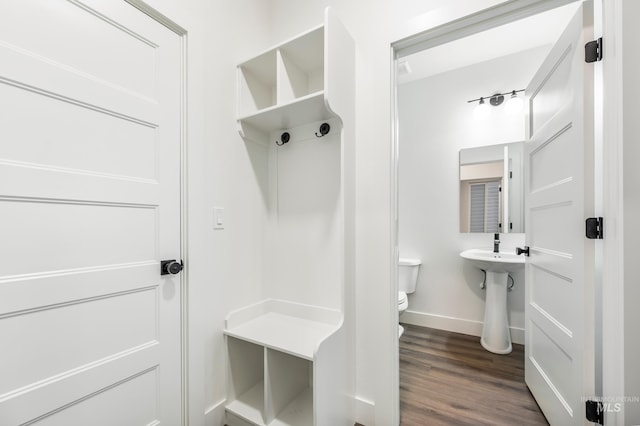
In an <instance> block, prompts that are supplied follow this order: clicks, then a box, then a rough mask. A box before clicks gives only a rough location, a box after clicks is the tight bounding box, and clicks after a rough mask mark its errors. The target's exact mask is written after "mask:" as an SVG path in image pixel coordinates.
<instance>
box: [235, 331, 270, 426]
mask: <svg viewBox="0 0 640 426" xmlns="http://www.w3.org/2000/svg"><path fill="white" fill-rule="evenodd" d="M227 360H228V363H229V365H228V373H227V374H228V376H227V386H228V389H227V392H228V395H229V398H228V404H227V411H229V412H231V413H233V414H235V415H236V416H238V417H240V418H242V419H244V420H247V421H249V422H251V423H253V424H257V425H258V424H265V419H264V348H263V347H262V346H259V345H256V344H253V343H250V342H245V341H243V340H240V339H236V338H234V337H231V336H227Z"/></svg>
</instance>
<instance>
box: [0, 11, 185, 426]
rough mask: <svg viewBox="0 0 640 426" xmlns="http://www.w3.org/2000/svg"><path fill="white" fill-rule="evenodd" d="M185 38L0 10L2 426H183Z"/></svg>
mask: <svg viewBox="0 0 640 426" xmlns="http://www.w3.org/2000/svg"><path fill="white" fill-rule="evenodd" d="M181 52H182V43H181V37H180V36H179V35H177V34H175V33H173V32H172V31H170V30H169V29H167V28H166V27H164V26H162V25H161V24H159V23H158V22H156V21H155V20H153V19H151V18H150V17H148V16H147V15H145V14H144V13H142V12H140V11H138V10H137V9H136V8H134V7H133V6H131V5H129V4H128V3H126V2H125V1H113V0H110V1H104V0H2V1H0V425H3V426H13V425H30V424H37V425H48V426H49V425H60V426H62V425H64V426H84V425H92V426H96V425H104V426H115V425H118V426H120V425H122V426H125V425H127V426H129V425H131V426H134V425H153V424H163V425H171V426H174V425H179V424H181V350H180V348H181V344H180V339H181V322H180V315H181V300H180V297H181V278H180V274H178V275H163V276H161V275H160V260H161V259H180V232H181V230H180V228H181V225H180V224H181V222H180V220H181V219H180V190H181V189H180V188H181V181H180V176H181V170H180V167H181V142H180V141H181V88H182V83H181V80H182V74H181V73H182V71H181V70H182V59H181V58H182V53H181Z"/></svg>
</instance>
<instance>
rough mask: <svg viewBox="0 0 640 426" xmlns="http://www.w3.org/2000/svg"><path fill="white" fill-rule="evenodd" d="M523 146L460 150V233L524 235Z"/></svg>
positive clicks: (497, 146) (516, 144) (513, 144)
mask: <svg viewBox="0 0 640 426" xmlns="http://www.w3.org/2000/svg"><path fill="white" fill-rule="evenodd" d="M522 154H523V142H513V143H508V144H500V145H490V146H482V147H476V148H468V149H462V150H460V232H463V233H467V232H481V233H495V232H501V233H508V232H524V217H523V212H524V205H523V204H524V200H523V173H522V170H523V167H522V161H523V157H522Z"/></svg>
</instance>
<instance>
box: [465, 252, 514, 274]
mask: <svg viewBox="0 0 640 426" xmlns="http://www.w3.org/2000/svg"><path fill="white" fill-rule="evenodd" d="M460 256H461V257H463V258H465V259H467V260H470V261H471V262H472V263H473V264H474V266H476V267H478V268H480V269H484V270H485V271H491V272H516V271H517V270H518V269H519V268H521V267H523V266H524V256H518V255H517V254H515V253H507V252H504V251H501V252H500V253H494V252H493V251H491V250H485V249H469V250H465V251H463V252H462V253H460Z"/></svg>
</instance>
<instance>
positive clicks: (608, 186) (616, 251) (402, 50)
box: [387, 0, 624, 425]
mask: <svg viewBox="0 0 640 426" xmlns="http://www.w3.org/2000/svg"><path fill="white" fill-rule="evenodd" d="M576 1H582V0H509V1H505V2H503V3H500V4H498V5H496V6H493V7H490V8H487V9H484V10H481V11H479V12H476V13H473V14H470V15H467V16H464V17H461V18H459V19H456V20H453V21H449V22H447V23H444V24H442V25H439V26H436V27H434V28H431V29H428V30H426V31H422V32H419V33H416V34H413V35H410V36H408V37H405V38H402V39H400V40H397V41H394V42H392V43H391V46H390V47H391V48H390V57H391V61H390V62H391V117H390V119H391V155H390V160H391V164H390V176H389V179H390V188H391V197H390V206H389V207H390V213H391V214H390V217H391V223H390V224H389V225H390V226H389V228H390V230H391V247H390V248H391V250H390V252H389V256H390V264H391V271H392V273H391V286H390V287H389V295H388V298H387V300H389V309H390V312H391V317H392V318H395V320H394V321H393V322H392V323H391V324H389V327H393V328H395V329H397V325H396V324H397V322H398V309H397V302H396V298H397V292H398V266H397V265H398V255H399V246H398V225H399V223H398V220H399V199H398V192H399V191H398V149H399V141H398V106H397V99H398V96H397V95H398V91H397V88H398V86H397V78H398V76H397V70H396V68H397V67H396V64H397V62H398V60H399V59H401V58H402V57H404V56H406V55H409V54H412V53H416V52H419V51H422V50H426V49H429V48H432V47H435V46H438V45H441V44H444V43H448V42H450V41H453V40H457V39H460V38H463V37H466V36H469V35H473V34H476V33H479V32H482V31H485V30H488V29H491V28H494V27H498V26H501V25H504V24H507V23H510V22H513V21H516V20H518V19H522V18H526V17H529V16H533V15H536V14H538V13H541V12H545V11H547V10H550V9H554V8H557V7H560V6H564V5H566V4H569V3H574V2H576ZM613 3H616V2H606V1H603V0H596V1H595V2H594V5H595V11H594V12H595V16H594V23H595V25H594V27H595V28H594V29H595V32H596V34H602V35H604V38H605V40H606V44H607V45H608V46H617V45H619V44H620V42H621V41H622V31H621V29H620V25H619V22H620V8H619V7H616V5H615V4H613ZM605 58H606V60H605V61H603V62H602V63H597V64H595V65H594V66H596V67H599V68H596V96H595V100H594V103H595V110H596V111H600V112H602V111H603V110H604V108H603V105H606V113H604V114H603V115H604V116H603V119H602V120H596V126H598V127H596V131H595V133H596V136H595V137H596V146H598V144H599V145H600V151H601V152H602V153H603V155H604V160H603V161H601V162H599V163H596V167H598V168H599V170H597V171H596V174H595V176H596V179H597V178H598V176H600V177H601V178H600V180H599V182H596V185H595V186H596V188H595V192H596V194H595V196H596V207H595V209H596V211H594V216H604V217H607V220H608V221H609V222H610V223H616V224H618V226H611V227H607V229H606V233H607V238H606V239H605V240H604V244H603V245H602V246H601V247H599V248H597V250H599V251H600V253H601V256H600V258H599V260H600V261H601V263H602V265H600V267H601V271H602V272H601V274H597V276H596V280H597V281H599V282H596V283H595V286H596V288H598V289H600V294H601V295H602V299H601V303H600V304H598V303H596V306H595V309H596V312H599V316H596V319H601V324H600V325H601V333H602V334H601V336H600V338H601V340H600V341H596V345H598V346H599V352H600V356H599V357H600V359H601V360H602V365H601V370H600V371H599V367H598V366H596V372H595V374H596V383H598V382H599V383H601V384H602V385H601V387H600V389H598V388H596V393H598V394H599V395H600V396H601V395H605V396H607V395H624V362H621V359H622V358H623V356H622V355H621V353H620V350H621V348H623V347H624V345H623V343H624V328H623V326H624V316H623V312H622V309H621V307H623V306H624V304H623V303H622V301H623V300H624V293H623V290H624V283H623V277H624V269H623V256H622V255H623V244H622V238H621V237H622V223H623V222H622V211H623V209H622V205H623V199H622V193H621V190H620V184H621V183H622V177H623V176H622V170H623V168H622V155H621V153H622V131H621V117H622V115H621V113H622V99H623V97H622V93H623V90H622V86H621V83H620V82H621V81H622V80H621V79H620V78H619V75H620V74H621V70H622V58H621V55H620V54H619V53H616V52H613V49H610V51H607V53H605ZM603 140H606V141H607V143H606V144H604V143H603ZM603 193H604V194H606V195H603ZM604 282H606V283H608V284H607V292H606V293H604V294H602V283H604ZM597 315H598V314H597ZM596 328H598V327H597V324H596ZM390 331H391V330H390ZM387 335H388V336H392V337H391V341H390V342H389V345H388V348H389V350H390V351H391V360H392V366H391V368H392V372H391V378H392V394H391V396H392V399H393V404H392V418H393V419H394V423H395V424H399V421H400V400H399V384H400V380H399V352H398V350H399V344H398V339H397V338H395V339H394V338H393V336H397V332H395V333H394V332H389V333H388V334H387ZM596 352H598V351H596ZM598 376H600V377H598ZM596 396H598V395H596ZM605 422H606V424H620V425H621V424H623V423H624V408H623V410H622V411H621V412H607V413H605Z"/></svg>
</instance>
